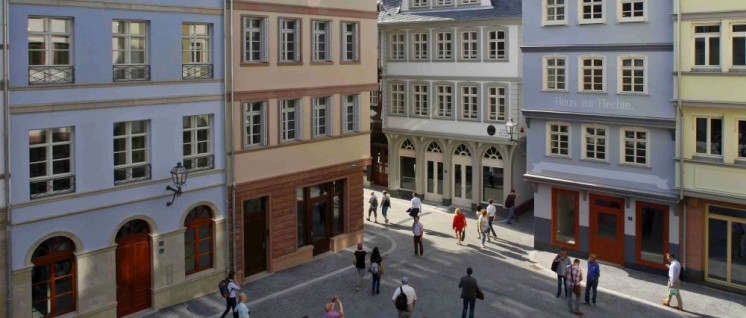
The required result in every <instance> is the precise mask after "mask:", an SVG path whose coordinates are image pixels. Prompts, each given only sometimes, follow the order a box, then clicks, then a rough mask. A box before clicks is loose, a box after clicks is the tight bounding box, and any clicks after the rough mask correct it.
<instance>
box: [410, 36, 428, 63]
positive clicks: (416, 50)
mask: <svg viewBox="0 0 746 318" xmlns="http://www.w3.org/2000/svg"><path fill="white" fill-rule="evenodd" d="M428 54H429V52H428V33H414V34H412V59H413V60H427V59H429V55H428Z"/></svg>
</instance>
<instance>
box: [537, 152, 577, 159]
mask: <svg viewBox="0 0 746 318" xmlns="http://www.w3.org/2000/svg"><path fill="white" fill-rule="evenodd" d="M544 155H545V156H547V157H550V158H557V159H568V160H572V156H569V155H568V156H563V155H555V154H551V153H547V154H544Z"/></svg>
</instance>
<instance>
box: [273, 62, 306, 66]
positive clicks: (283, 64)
mask: <svg viewBox="0 0 746 318" xmlns="http://www.w3.org/2000/svg"><path fill="white" fill-rule="evenodd" d="M302 65H303V62H277V66H302Z"/></svg>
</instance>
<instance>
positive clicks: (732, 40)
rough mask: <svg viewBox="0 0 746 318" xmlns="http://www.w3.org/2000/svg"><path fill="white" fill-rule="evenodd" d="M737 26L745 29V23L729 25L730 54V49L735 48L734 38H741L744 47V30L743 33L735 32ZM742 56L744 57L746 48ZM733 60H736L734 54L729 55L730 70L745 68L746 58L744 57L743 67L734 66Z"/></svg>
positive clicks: (745, 37) (745, 31)
mask: <svg viewBox="0 0 746 318" xmlns="http://www.w3.org/2000/svg"><path fill="white" fill-rule="evenodd" d="M737 26H740V27H744V28H746V22H737V23H732V24H731V25H730V30H731V42H730V43H731V52H732V49H733V48H735V46H736V43H735V40H736V38H743V39H744V42H745V43H744V46H746V29H745V30H744V31H736V27H737ZM744 55H746V48H744ZM735 60H736V57H735V54H732V53H731V67H732V68H737V69H744V68H746V56H744V61H745V63H744V64H743V65H740V64H735Z"/></svg>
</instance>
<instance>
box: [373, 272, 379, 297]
mask: <svg viewBox="0 0 746 318" xmlns="http://www.w3.org/2000/svg"><path fill="white" fill-rule="evenodd" d="M371 291H372V292H374V293H378V292H380V291H381V275H380V274H373V282H372V283H371Z"/></svg>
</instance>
